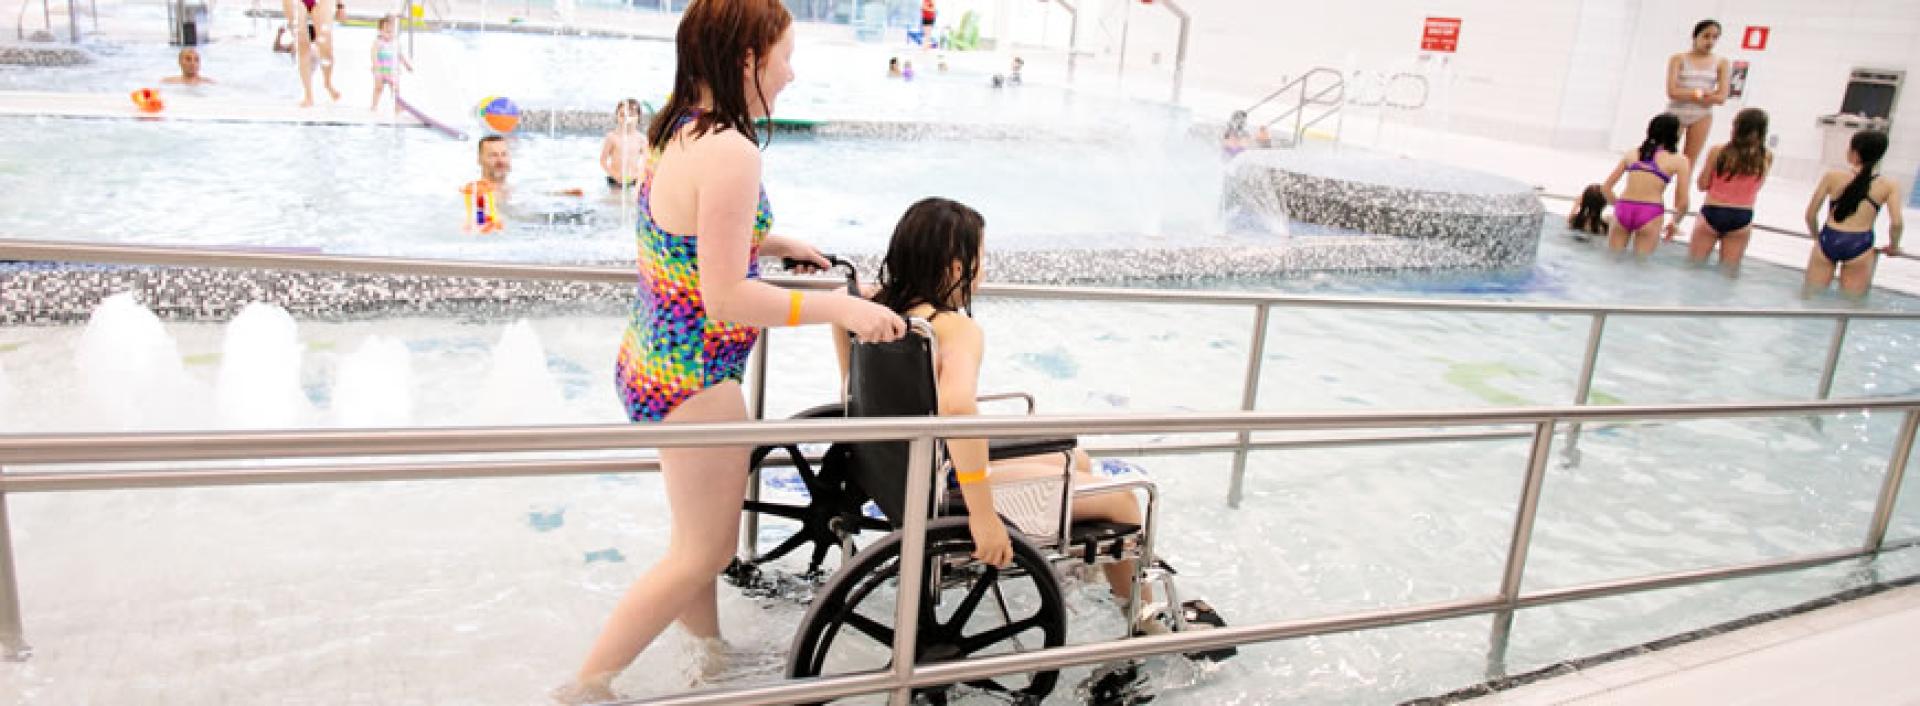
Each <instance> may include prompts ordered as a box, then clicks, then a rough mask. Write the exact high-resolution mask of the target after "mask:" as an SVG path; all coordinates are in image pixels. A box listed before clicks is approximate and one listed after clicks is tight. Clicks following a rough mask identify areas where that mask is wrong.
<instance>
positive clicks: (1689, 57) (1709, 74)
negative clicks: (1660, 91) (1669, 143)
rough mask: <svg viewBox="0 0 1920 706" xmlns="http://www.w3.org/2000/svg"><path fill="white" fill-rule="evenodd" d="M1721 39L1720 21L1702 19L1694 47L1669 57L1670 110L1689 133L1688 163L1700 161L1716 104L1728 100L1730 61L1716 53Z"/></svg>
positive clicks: (1668, 91) (1681, 126) (1668, 92)
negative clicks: (1714, 46)
mask: <svg viewBox="0 0 1920 706" xmlns="http://www.w3.org/2000/svg"><path fill="white" fill-rule="evenodd" d="M1718 41H1720V23H1719V22H1716V21H1714V20H1701V21H1700V22H1698V23H1696V24H1694V26H1693V49H1692V50H1691V51H1685V52H1681V53H1679V54H1675V55H1673V58H1671V59H1668V60H1667V99H1668V101H1669V102H1668V103H1667V112H1669V113H1672V114H1674V115H1675V116H1677V117H1679V118H1680V128H1681V129H1682V130H1684V131H1685V132H1686V147H1685V151H1686V154H1687V162H1688V163H1689V164H1698V163H1699V162H1700V151H1701V150H1703V149H1706V146H1707V133H1708V132H1710V131H1712V129H1713V107H1714V106H1716V105H1720V104H1722V103H1725V102H1727V60H1726V59H1722V58H1720V57H1717V56H1714V55H1713V45H1714V43H1715V42H1718Z"/></svg>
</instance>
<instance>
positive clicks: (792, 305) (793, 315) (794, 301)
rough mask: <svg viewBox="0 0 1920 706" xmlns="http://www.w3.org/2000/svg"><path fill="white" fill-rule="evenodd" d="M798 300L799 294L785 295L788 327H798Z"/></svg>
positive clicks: (789, 293) (790, 293)
mask: <svg viewBox="0 0 1920 706" xmlns="http://www.w3.org/2000/svg"><path fill="white" fill-rule="evenodd" d="M800 298H801V294H800V293H799V292H797V291H796V292H788V293H787V325H788V326H799V325H800Z"/></svg>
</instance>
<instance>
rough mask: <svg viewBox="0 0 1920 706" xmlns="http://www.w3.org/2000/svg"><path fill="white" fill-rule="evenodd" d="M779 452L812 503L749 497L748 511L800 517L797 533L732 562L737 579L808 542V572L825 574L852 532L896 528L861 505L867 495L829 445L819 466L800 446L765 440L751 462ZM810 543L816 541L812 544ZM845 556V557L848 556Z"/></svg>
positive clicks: (825, 413)
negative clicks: (853, 484)
mask: <svg viewBox="0 0 1920 706" xmlns="http://www.w3.org/2000/svg"><path fill="white" fill-rule="evenodd" d="M844 414H845V411H844V408H842V407H841V406H840V405H837V404H834V405H822V406H820V407H815V408H813V409H809V410H806V411H804V412H801V413H799V414H796V415H794V416H793V417H792V418H794V419H815V418H826V417H839V416H843V415H844ZM775 453H785V454H786V456H787V461H788V463H789V464H791V465H792V466H793V468H794V471H795V473H796V474H797V475H798V476H799V478H800V482H801V484H802V487H804V488H805V490H806V493H807V504H806V505H791V504H787V503H778V502H767V501H762V500H749V501H746V502H745V503H744V505H743V509H744V510H745V511H747V512H755V513H760V514H762V515H766V516H771V517H777V518H782V519H786V520H791V521H794V522H797V523H799V525H800V526H799V527H797V528H795V529H794V532H793V534H792V535H789V536H787V537H786V538H785V539H784V540H781V541H779V542H777V543H775V544H774V546H773V548H772V549H768V550H767V551H765V552H762V553H761V554H759V555H758V556H754V557H751V558H750V559H748V560H746V561H736V562H735V565H734V566H732V567H729V568H728V572H727V574H728V578H729V580H731V581H733V582H734V583H735V584H736V585H744V583H746V582H750V581H751V577H753V576H756V575H758V572H757V570H756V568H757V567H759V566H761V565H764V564H767V563H768V562H772V561H776V560H778V559H780V558H781V557H784V556H786V555H788V554H790V553H792V552H793V551H794V550H796V549H800V548H802V547H808V549H809V551H808V558H807V571H806V573H805V574H804V575H806V576H819V575H820V566H821V564H823V563H825V561H826V559H827V555H828V553H830V552H832V551H833V550H835V549H838V548H840V547H841V543H842V542H843V541H849V542H850V540H847V539H846V538H848V537H851V536H852V535H854V534H857V533H859V532H860V531H861V530H879V531H883V532H884V531H887V530H889V529H891V527H890V526H889V525H887V523H886V522H884V521H881V520H878V519H874V518H870V517H866V516H864V515H862V514H861V512H860V506H861V503H862V502H864V500H865V498H860V497H856V495H855V493H854V492H853V491H852V489H851V488H849V487H848V485H847V482H846V480H845V478H844V477H843V476H844V471H843V470H842V469H843V466H844V464H843V463H842V462H840V461H837V460H835V458H834V456H833V454H834V453H836V451H829V455H828V457H827V458H825V459H823V460H822V461H821V464H820V467H819V468H818V469H815V468H814V467H813V466H812V464H810V463H808V461H807V458H806V454H805V453H803V452H802V451H801V449H800V447H799V446H796V445H781V446H761V447H758V448H755V449H754V450H753V455H752V456H751V457H750V459H749V463H750V464H751V466H750V468H752V469H753V470H755V471H758V470H760V469H761V468H762V467H763V466H764V465H765V464H766V462H767V459H768V457H770V456H773V455H774V454H775ZM808 545H811V546H810V547H809V546H808ZM845 559H846V558H845V557H841V560H842V561H845Z"/></svg>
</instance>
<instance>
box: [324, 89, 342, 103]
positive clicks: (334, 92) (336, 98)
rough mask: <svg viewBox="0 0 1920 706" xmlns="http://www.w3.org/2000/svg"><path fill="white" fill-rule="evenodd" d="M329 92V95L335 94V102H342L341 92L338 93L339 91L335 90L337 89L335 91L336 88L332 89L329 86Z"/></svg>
mask: <svg viewBox="0 0 1920 706" xmlns="http://www.w3.org/2000/svg"><path fill="white" fill-rule="evenodd" d="M327 92H328V93H331V94H333V99H334V100H335V101H338V100H340V91H338V90H335V89H334V87H332V86H328V87H327Z"/></svg>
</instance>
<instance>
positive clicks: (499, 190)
mask: <svg viewBox="0 0 1920 706" xmlns="http://www.w3.org/2000/svg"><path fill="white" fill-rule="evenodd" d="M478 152H479V163H480V178H479V179H477V180H474V181H472V182H469V183H467V184H466V185H465V186H462V187H460V192H461V193H462V194H465V195H467V197H468V202H469V203H470V204H473V206H474V208H475V210H476V211H477V212H476V213H468V214H466V219H467V227H468V229H470V230H476V231H479V232H491V231H493V230H497V229H499V227H500V224H499V223H498V221H497V219H499V218H501V217H507V218H511V219H513V220H541V217H540V216H541V214H528V213H522V212H521V211H520V210H517V209H514V208H513V206H512V204H513V189H512V188H511V187H509V186H508V185H507V176H508V175H510V174H512V173H513V154H512V151H511V150H510V149H509V148H508V147H507V138H505V137H501V136H499V135H488V136H486V137H482V138H480V146H479V149H478ZM543 193H544V194H545V195H548V196H585V195H586V190H584V189H578V188H574V189H561V190H559V191H548V192H543ZM481 198H484V199H492V200H494V203H492V204H491V205H490V206H489V205H487V204H485V203H484V202H482V201H480V199H481ZM548 215H549V216H550V215H551V214H548ZM547 220H552V219H551V218H548V219H547Z"/></svg>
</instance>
